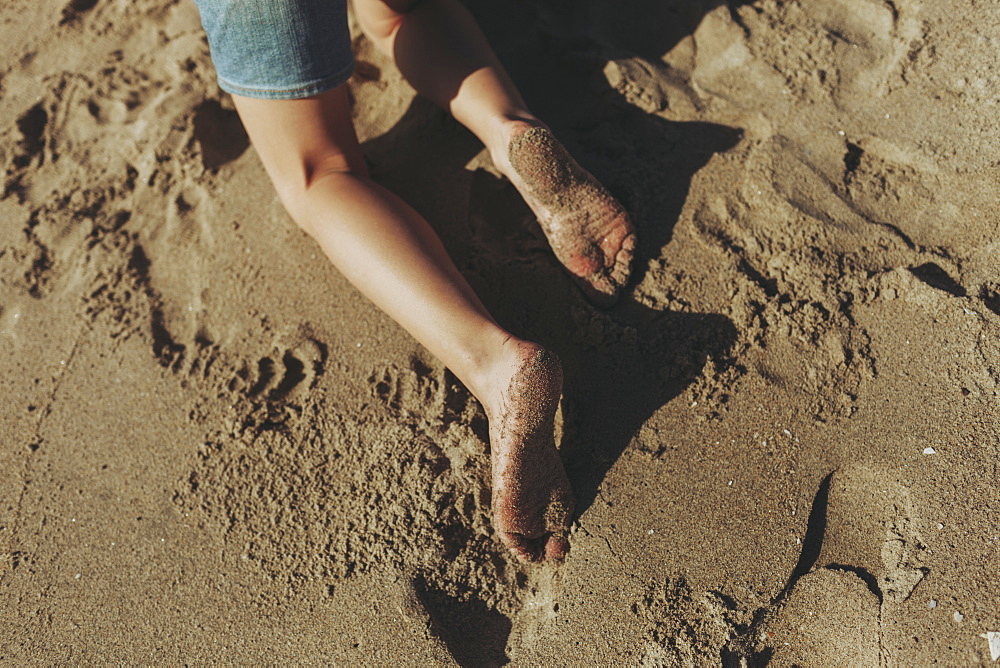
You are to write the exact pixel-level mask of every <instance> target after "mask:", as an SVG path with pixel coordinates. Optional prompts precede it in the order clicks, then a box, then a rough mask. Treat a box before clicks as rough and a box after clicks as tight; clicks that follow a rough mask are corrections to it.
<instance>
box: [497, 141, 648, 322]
mask: <svg viewBox="0 0 1000 668" xmlns="http://www.w3.org/2000/svg"><path fill="white" fill-rule="evenodd" d="M505 157H506V160H503V159H500V160H498V161H497V162H498V166H499V167H500V169H501V171H503V172H504V173H505V174H506V175H507V177H508V178H509V179H510V180H511V183H513V184H514V187H516V188H517V189H518V191H519V192H520V193H521V196H522V197H524V200H525V202H527V204H528V206H529V207H531V210H532V211H533V212H534V214H535V216H536V217H537V218H538V223H539V225H541V227H542V231H544V232H545V236H546V237H547V238H548V240H549V244H550V245H551V246H552V250H553V251H554V252H555V254H556V258H558V259H559V261H560V262H561V263H562V264H563V266H564V267H566V269H567V270H568V271H569V272H570V274H572V275H573V277H574V278H575V279H576V281H577V283H578V284H579V286H580V287H581V288H582V289H583V291H584V294H586V295H587V297H588V298H589V299H590V300H591V301H592V302H593V303H594V304H596V305H597V306H602V307H609V306H613V305H614V304H615V302H617V301H618V297H619V296H620V294H621V291H622V289H623V288H624V287H625V285H626V284H627V283H628V279H629V274H630V273H631V270H632V255H633V253H634V252H635V243H636V239H635V230H634V228H633V227H632V223H631V221H630V220H629V216H628V213H627V212H626V211H625V209H624V207H622V205H621V204H619V202H618V200H616V199H615V198H614V197H613V196H612V195H611V193H609V192H608V190H607V189H606V188H605V187H604V186H602V185H601V184H600V183H598V182H597V180H596V179H595V178H594V177H593V176H591V175H590V173H589V172H587V171H586V170H585V169H583V168H582V167H581V166H580V165H579V164H577V162H576V160H574V159H573V157H572V156H571V155H570V154H569V153H568V152H567V151H566V149H565V148H564V147H563V145H562V144H561V143H559V141H558V140H557V139H556V138H555V136H553V134H552V133H551V132H550V131H549V130H548V129H546V128H543V127H537V126H532V125H529V124H527V123H518V124H516V125H515V129H514V130H513V132H512V133H511V135H510V139H509V142H508V144H507V155H506V156H505Z"/></svg>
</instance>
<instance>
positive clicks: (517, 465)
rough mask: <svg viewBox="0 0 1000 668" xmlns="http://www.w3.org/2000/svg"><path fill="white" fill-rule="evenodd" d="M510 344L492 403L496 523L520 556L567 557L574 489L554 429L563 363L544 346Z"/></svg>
mask: <svg viewBox="0 0 1000 668" xmlns="http://www.w3.org/2000/svg"><path fill="white" fill-rule="evenodd" d="M508 345H510V347H511V349H512V350H511V354H510V355H509V356H508V360H507V362H506V366H505V367H504V368H503V369H502V370H501V371H500V372H499V373H498V377H499V378H500V379H501V383H500V384H498V386H497V387H499V388H505V389H502V390H501V391H500V392H499V393H498V396H497V397H496V399H495V401H494V402H493V405H492V406H490V407H489V409H488V413H489V418H490V449H491V453H492V454H491V457H492V465H493V524H494V527H495V529H496V531H497V534H498V535H499V537H500V540H501V541H502V542H503V544H504V545H506V546H507V547H508V548H509V549H510V550H511V552H513V553H514V555H515V556H516V557H517V558H518V559H520V560H522V561H539V560H549V559H554V560H561V559H563V558H564V557H565V556H566V553H567V552H568V551H569V541H568V540H567V533H568V530H569V523H570V519H571V516H572V514H573V492H572V491H571V489H570V486H569V480H568V479H567V478H566V471H565V470H564V469H563V465H562V461H561V460H560V459H559V452H558V451H557V450H556V446H555V439H554V434H553V430H554V419H555V413H556V407H557V406H558V403H559V397H560V394H561V393H562V367H561V366H560V364H559V360H558V358H557V357H556V356H555V355H554V354H553V353H551V352H549V351H548V350H545V349H544V348H542V347H541V346H539V345H536V344H532V343H527V342H515V341H511V342H509V344H508Z"/></svg>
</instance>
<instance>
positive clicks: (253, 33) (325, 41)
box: [195, 0, 354, 100]
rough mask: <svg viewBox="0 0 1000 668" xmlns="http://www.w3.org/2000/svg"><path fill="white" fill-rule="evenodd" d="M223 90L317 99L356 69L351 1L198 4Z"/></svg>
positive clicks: (204, 0) (205, 0) (216, 0)
mask: <svg viewBox="0 0 1000 668" xmlns="http://www.w3.org/2000/svg"><path fill="white" fill-rule="evenodd" d="M195 3H196V4H197V5H198V11H199V12H200V14H201V24H202V26H204V28H205V32H206V33H207V34H208V45H209V48H210V49H211V52H212V62H213V63H214V64H215V71H216V74H217V75H218V78H219V87H220V88H222V90H224V91H226V92H227V93H233V94H235V95H243V96H245V97H257V98H263V99H269V100H292V99H296V98H302V97H309V96H312V95H317V94H319V93H322V92H323V91H325V90H329V89H331V88H336V87H337V86H339V85H341V84H342V83H344V82H345V81H347V79H348V78H350V76H351V74H352V73H353V71H354V56H353V54H352V53H351V34H350V31H349V30H348V27H347V0H195Z"/></svg>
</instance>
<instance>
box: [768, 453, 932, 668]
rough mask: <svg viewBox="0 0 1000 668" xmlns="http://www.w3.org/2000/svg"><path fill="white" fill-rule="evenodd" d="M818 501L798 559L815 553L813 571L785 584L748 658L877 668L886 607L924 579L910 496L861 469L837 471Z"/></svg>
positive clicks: (889, 481) (922, 547) (887, 480)
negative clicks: (787, 585) (785, 586)
mask: <svg viewBox="0 0 1000 668" xmlns="http://www.w3.org/2000/svg"><path fill="white" fill-rule="evenodd" d="M823 497H824V493H823V490H822V489H821V491H820V493H819V494H817V502H816V503H817V504H823V502H824V500H825V502H826V503H825V508H824V507H819V508H814V510H813V513H812V517H811V519H810V525H811V526H812V527H815V528H814V529H812V530H813V531H814V532H815V533H814V534H813V535H812V536H808V535H807V541H806V543H807V544H805V545H803V554H804V555H805V554H806V553H808V552H810V551H813V552H814V553H817V552H818V554H817V556H816V558H815V561H814V562H813V565H812V570H811V571H809V572H807V573H805V574H804V575H802V576H801V577H799V578H797V579H794V580H793V581H792V582H790V583H789V587H788V588H787V589H786V594H785V595H783V597H782V599H781V600H779V601H778V602H777V603H776V604H775V606H774V609H773V610H772V611H770V612H768V613H766V614H765V616H764V621H763V623H762V624H760V625H758V626H757V627H755V629H754V630H753V631H752V634H753V637H751V638H750V639H749V640H750V642H751V644H753V645H754V646H755V651H754V652H752V653H750V657H749V658H752V659H754V660H757V661H762V660H765V659H766V660H769V661H775V662H776V663H777V664H780V665H801V666H823V665H832V664H837V665H878V663H879V660H880V656H881V650H882V645H883V640H882V634H883V625H882V618H883V613H884V611H885V609H886V607H887V606H893V605H898V604H900V603H902V602H903V601H905V600H906V599H907V598H909V597H910V595H911V594H912V593H913V591H914V589H915V588H916V587H917V585H918V584H919V583H920V581H921V580H922V579H923V578H924V577H925V576H926V574H927V573H928V572H929V569H928V568H927V567H925V566H924V565H923V556H924V553H925V551H926V549H927V548H926V546H925V545H924V543H923V541H922V539H921V537H920V533H919V530H918V523H919V522H918V520H917V518H916V515H915V513H914V508H913V503H912V500H911V498H910V494H909V491H908V490H907V489H906V488H905V487H904V486H902V485H900V484H899V483H897V482H895V481H893V480H892V478H891V476H890V475H888V474H887V473H886V472H883V471H878V470H872V469H870V468H867V467H865V466H863V465H852V466H849V467H846V468H843V469H840V470H838V471H837V472H835V473H834V474H833V475H832V476H830V478H829V481H828V487H827V488H826V498H825V499H824V498H823ZM817 542H819V545H818V550H817V549H816V547H817V545H816V543H817ZM809 543H812V544H811V545H810V544H809ZM800 565H801V562H800ZM807 566H808V565H807Z"/></svg>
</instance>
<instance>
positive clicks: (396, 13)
mask: <svg viewBox="0 0 1000 668" xmlns="http://www.w3.org/2000/svg"><path fill="white" fill-rule="evenodd" d="M421 1H422V0H354V10H355V14H356V15H357V17H358V21H359V22H360V23H361V28H362V30H364V32H365V34H366V35H368V37H369V39H371V40H372V41H373V42H375V43H376V44H377V45H379V46H380V47H383V46H385V45H386V44H387V43H388V41H389V40H391V39H392V36H393V35H394V34H395V33H396V29H397V28H398V27H399V22H400V21H402V19H403V15H404V14H406V13H407V12H409V11H411V10H412V9H413V8H414V7H416V6H417V5H418V4H420V2H421Z"/></svg>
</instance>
